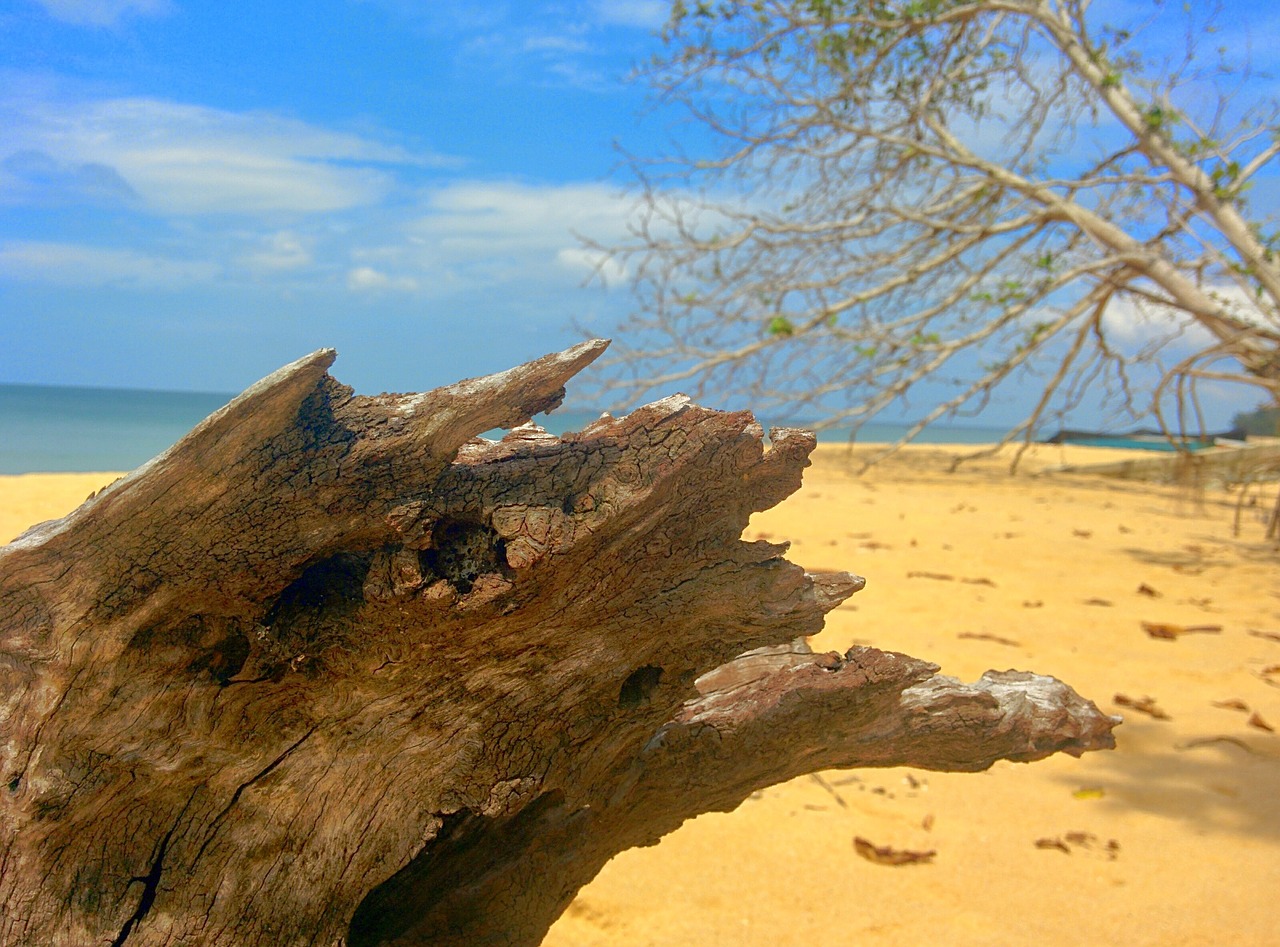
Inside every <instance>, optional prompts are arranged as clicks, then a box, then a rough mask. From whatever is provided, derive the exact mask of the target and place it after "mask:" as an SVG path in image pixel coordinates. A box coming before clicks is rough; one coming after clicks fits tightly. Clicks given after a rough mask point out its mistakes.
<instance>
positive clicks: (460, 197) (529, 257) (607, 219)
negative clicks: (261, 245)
mask: <svg viewBox="0 0 1280 947" xmlns="http://www.w3.org/2000/svg"><path fill="white" fill-rule="evenodd" d="M632 206H633V202H632V201H631V200H630V199H628V198H625V197H622V196H620V195H618V194H617V193H616V192H615V190H614V189H613V188H610V187H608V186H606V185H601V184H560V185H545V186H538V185H531V184H520V183H514V182H483V181H464V182H459V183H458V184H454V185H451V186H449V187H445V188H442V189H440V190H437V191H435V192H433V193H432V194H431V195H430V196H429V198H428V200H427V204H426V213H425V214H423V215H422V216H420V217H418V218H417V219H415V220H413V221H411V222H410V223H409V224H408V225H407V227H406V229H405V237H406V240H405V242H404V243H403V244H399V245H397V246H396V247H394V248H388V247H381V248H376V249H374V248H370V249H369V250H367V251H365V252H366V253H367V254H373V253H378V254H382V255H383V256H384V258H385V257H386V255H388V254H394V255H395V258H396V259H397V261H398V262H399V263H400V264H401V265H402V266H404V267H406V268H409V267H412V268H413V269H414V270H415V271H418V272H421V273H422V274H423V283H424V285H427V286H431V287H436V286H452V285H455V284H457V283H459V282H461V283H469V282H474V281H488V282H507V281H520V282H529V283H532V282H544V283H545V282H546V281H547V280H552V281H561V280H563V279H564V276H565V272H566V270H570V271H573V273H574V276H575V277H576V279H577V280H578V281H580V279H581V277H582V276H585V275H586V274H587V271H588V268H589V267H590V266H591V259H590V256H589V253H588V251H586V250H584V249H583V247H582V245H581V241H580V240H579V235H581V236H586V237H591V238H594V239H597V240H600V241H602V242H609V241H612V240H618V239H621V237H622V236H623V234H625V232H626V223H627V218H628V216H629V214H630V212H631V208H632ZM612 273H613V275H618V274H617V270H616V267H615V269H614V270H613V271H612Z"/></svg>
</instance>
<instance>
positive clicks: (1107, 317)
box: [1102, 284, 1280, 349]
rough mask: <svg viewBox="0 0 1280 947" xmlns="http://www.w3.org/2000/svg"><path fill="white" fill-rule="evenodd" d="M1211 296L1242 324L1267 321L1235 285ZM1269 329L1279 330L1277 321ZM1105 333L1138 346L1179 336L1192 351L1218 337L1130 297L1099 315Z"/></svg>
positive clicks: (1169, 309) (1189, 320)
mask: <svg viewBox="0 0 1280 947" xmlns="http://www.w3.org/2000/svg"><path fill="white" fill-rule="evenodd" d="M1207 291H1208V293H1209V295H1210V296H1213V297H1214V298H1216V299H1217V300H1219V301H1220V302H1221V303H1222V304H1223V306H1224V307H1225V308H1226V309H1227V311H1228V312H1230V313H1231V315H1232V316H1233V317H1234V318H1236V319H1239V320H1240V321H1242V322H1245V323H1248V324H1252V325H1257V326H1260V327H1261V326H1267V324H1268V320H1267V319H1266V318H1265V316H1264V315H1263V313H1262V312H1260V311H1259V309H1258V307H1257V306H1256V305H1255V304H1254V301H1253V300H1252V299H1250V298H1249V295H1248V293H1246V292H1245V290H1244V289H1243V288H1241V287H1239V286H1236V285H1234V284H1224V285H1222V286H1218V287H1210V288H1208V289H1207ZM1270 322H1271V324H1270V326H1269V327H1270V328H1271V329H1272V330H1273V331H1274V330H1275V329H1278V328H1280V323H1278V322H1277V320H1275V319H1273V320H1270ZM1102 325H1103V327H1104V328H1105V329H1106V331H1107V332H1108V333H1109V334H1110V335H1111V337H1112V338H1115V339H1117V340H1119V341H1121V342H1123V343H1126V344H1129V345H1133V346H1140V345H1146V344H1149V343H1153V342H1158V341H1159V340H1161V339H1168V338H1172V337H1174V336H1180V337H1181V339H1182V340H1183V342H1184V344H1186V345H1188V346H1190V347H1192V348H1197V349H1199V348H1208V347H1209V346H1211V345H1213V344H1214V343H1215V342H1217V338H1216V337H1215V336H1214V335H1213V333H1211V332H1210V331H1209V330H1208V329H1206V328H1204V326H1202V325H1201V324H1200V323H1198V322H1196V321H1195V319H1193V318H1192V317H1191V316H1190V315H1188V314H1187V313H1186V312H1183V311H1182V310H1180V309H1174V308H1172V307H1169V306H1158V305H1154V304H1151V303H1143V302H1139V301H1136V300H1134V299H1133V298H1132V297H1121V298H1119V299H1116V300H1113V301H1112V303H1111V304H1110V305H1108V306H1107V309H1106V311H1105V312H1104V313H1103V314H1102Z"/></svg>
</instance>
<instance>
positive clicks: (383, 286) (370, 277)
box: [347, 266, 418, 293]
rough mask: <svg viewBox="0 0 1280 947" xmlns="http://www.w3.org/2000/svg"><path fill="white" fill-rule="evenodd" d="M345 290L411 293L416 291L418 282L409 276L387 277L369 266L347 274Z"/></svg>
mask: <svg viewBox="0 0 1280 947" xmlns="http://www.w3.org/2000/svg"><path fill="white" fill-rule="evenodd" d="M347 289H349V290H351V291H352V292H355V293H368V292H380V291H384V290H392V291H396V292H402V293H413V292H417V290H418V281H417V280H415V279H413V277H410V276H394V277H393V276H388V275H387V274H386V273H383V272H382V271H381V270H375V269H374V268H373V267H371V266H358V267H356V268H355V269H353V270H351V271H350V272H349V273H347Z"/></svg>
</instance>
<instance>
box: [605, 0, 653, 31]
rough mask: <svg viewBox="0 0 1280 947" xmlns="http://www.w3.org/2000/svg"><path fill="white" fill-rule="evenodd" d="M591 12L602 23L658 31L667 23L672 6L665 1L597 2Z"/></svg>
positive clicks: (617, 0)
mask: <svg viewBox="0 0 1280 947" xmlns="http://www.w3.org/2000/svg"><path fill="white" fill-rule="evenodd" d="M591 12H592V14H593V15H594V18H595V19H596V20H597V21H598V22H600V23H607V24H610V25H614V26H634V27H637V28H639V29H645V30H656V29H658V28H660V27H661V26H662V25H663V24H665V23H666V22H667V18H668V17H669V16H670V15H671V4H670V3H667V2H664V0H595V2H594V3H592V4H591Z"/></svg>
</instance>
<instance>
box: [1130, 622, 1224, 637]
mask: <svg viewBox="0 0 1280 947" xmlns="http://www.w3.org/2000/svg"><path fill="white" fill-rule="evenodd" d="M1142 630H1143V631H1145V632H1146V633H1147V635H1148V636H1149V637H1151V638H1158V639H1160V640H1161V641H1177V640H1178V639H1179V638H1181V637H1182V636H1183V635H1220V634H1222V626H1221V625H1173V624H1170V623H1169V622H1162V621H1144V622H1143V623H1142Z"/></svg>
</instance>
